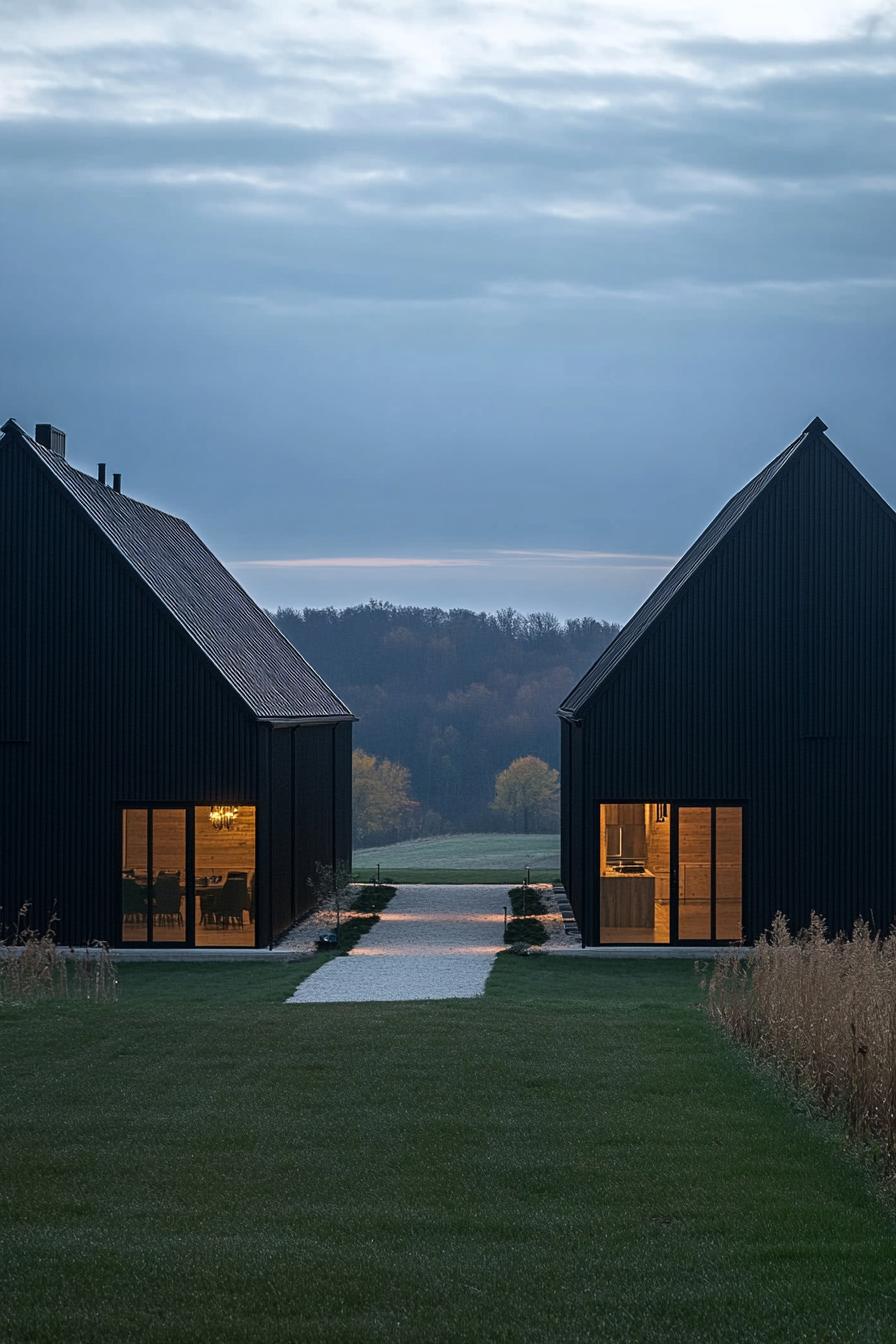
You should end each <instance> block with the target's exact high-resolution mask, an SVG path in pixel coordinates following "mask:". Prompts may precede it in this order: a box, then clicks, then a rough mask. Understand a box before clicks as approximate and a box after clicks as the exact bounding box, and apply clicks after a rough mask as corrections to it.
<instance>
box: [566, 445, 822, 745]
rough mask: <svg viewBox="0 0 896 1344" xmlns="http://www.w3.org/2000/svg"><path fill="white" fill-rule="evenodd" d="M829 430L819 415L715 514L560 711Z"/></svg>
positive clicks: (574, 705) (576, 705) (571, 713)
mask: <svg viewBox="0 0 896 1344" xmlns="http://www.w3.org/2000/svg"><path fill="white" fill-rule="evenodd" d="M826 429H827V425H826V424H825V423H824V421H822V420H819V419H817V418H816V419H815V420H813V421H812V423H811V424H810V425H807V426H806V428H805V429H804V430H803V432H802V434H800V435H799V436H798V437H797V438H795V439H794V441H793V443H789V444H788V445H787V447H786V448H785V449H784V451H783V452H782V453H779V454H778V456H777V457H776V458H774V459H773V461H771V462H769V464H768V466H767V467H763V469H762V471H760V472H759V475H758V476H754V477H753V479H752V480H751V481H749V482H748V483H747V484H746V485H745V486H744V487H743V489H742V490H739V491H738V492H737V494H736V495H734V496H733V498H731V499H729V501H728V503H727V504H726V505H725V507H724V508H723V509H722V510H721V512H720V513H718V514H717V515H716V517H715V518H714V519H713V521H712V522H711V523H710V524H709V527H707V528H706V530H705V531H704V532H702V533H701V534H700V536H699V537H698V538H697V540H696V541H695V542H694V544H693V546H691V548H690V550H688V551H686V552H685V554H684V555H683V556H682V557H681V559H680V560H679V561H678V562H677V564H675V565H673V567H672V568H671V569H670V570H669V573H668V574H667V575H666V577H665V578H664V579H663V580H662V581H661V583H659V584H658V585H657V587H656V588H654V590H653V592H652V593H651V594H650V596H649V597H648V598H647V601H646V602H644V603H643V605H642V606H640V607H639V608H638V610H637V611H636V612H635V614H634V616H633V617H632V618H631V620H630V621H628V623H627V624H626V625H624V626H623V627H622V629H621V630H620V631H619V634H618V635H617V636H616V638H615V639H614V640H613V642H612V643H611V644H608V645H607V647H606V649H604V651H603V653H602V654H601V656H600V657H599V658H598V660H597V662H596V663H594V665H593V666H592V667H591V668H590V669H589V671H587V672H586V673H585V675H584V677H582V679H581V681H580V682H579V683H578V684H577V685H576V686H575V687H574V688H573V690H572V691H571V692H570V693H569V695H568V696H567V697H566V699H565V700H564V701H563V704H562V705H561V706H560V708H559V709H558V711H557V713H558V714H559V715H560V717H561V718H563V719H575V718H577V717H578V715H579V714H580V713H581V712H582V710H583V709H584V708H585V706H586V705H587V704H588V702H589V700H590V699H591V697H592V696H593V695H594V694H595V692H596V691H597V690H598V689H599V687H600V686H601V685H602V684H603V682H605V681H606V680H607V678H608V677H609V676H610V674H611V673H612V672H613V671H614V670H615V669H616V668H617V667H618V666H619V664H620V663H621V662H622V660H623V658H625V656H626V655H627V654H628V652H629V651H630V650H631V649H632V648H633V647H634V645H635V644H637V642H638V640H639V639H640V638H641V637H642V635H644V634H646V632H647V631H648V630H649V629H650V627H651V626H652V625H653V624H654V622H655V621H656V620H657V619H658V618H659V617H660V616H661V615H662V613H663V612H664V611H665V610H666V608H667V607H668V606H669V604H670V602H672V600H673V599H674V598H675V596H676V595H677V594H678V593H679V592H680V591H681V589H682V588H683V587H684V586H685V584H686V583H688V581H689V580H690V579H691V578H692V577H693V575H694V574H695V573H696V571H697V570H698V569H699V568H700V566H701V565H702V564H703V563H704V561H705V560H706V559H707V558H708V557H709V556H710V555H711V554H712V552H713V551H714V550H715V549H716V547H717V546H718V545H719V543H720V542H721V541H723V540H724V538H725V537H726V536H727V535H728V534H729V532H731V530H732V528H734V527H735V526H736V524H737V523H738V522H740V520H741V518H742V517H743V516H744V514H745V513H746V512H747V510H748V509H749V508H750V506H751V505H752V504H754V503H755V502H756V500H757V499H758V498H759V496H760V495H761V494H762V493H763V491H764V490H765V489H766V487H767V486H768V485H769V484H770V483H771V481H773V480H774V478H775V477H776V476H777V475H778V473H779V472H780V471H781V469H782V468H783V467H784V466H786V465H787V463H788V462H789V461H790V460H791V458H792V457H793V456H794V454H795V453H796V452H797V451H798V450H799V449H800V448H801V447H802V445H803V444H804V443H805V442H806V440H807V439H808V438H810V437H814V436H815V435H816V434H823V433H824V431H825V430H826Z"/></svg>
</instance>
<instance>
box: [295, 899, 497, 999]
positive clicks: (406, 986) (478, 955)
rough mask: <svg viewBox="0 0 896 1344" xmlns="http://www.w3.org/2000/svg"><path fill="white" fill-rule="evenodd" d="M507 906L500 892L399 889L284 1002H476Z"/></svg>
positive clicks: (491, 962)
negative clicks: (340, 953)
mask: <svg viewBox="0 0 896 1344" xmlns="http://www.w3.org/2000/svg"><path fill="white" fill-rule="evenodd" d="M506 904H507V888H506V887H497V886H457V887H455V886H444V887H443V886H402V887H399V889H398V891H397V892H396V894H395V896H393V898H392V900H391V901H390V902H389V904H388V906H387V907H386V909H385V910H384V911H383V913H382V914H381V915H380V918H379V922H378V923H377V924H374V926H373V928H372V929H371V931H370V933H368V934H366V935H365V936H364V937H363V938H362V939H361V940H360V942H358V943H357V944H356V945H355V947H354V948H353V949H352V951H351V952H349V954H348V955H347V956H345V957H333V958H332V959H331V960H330V961H327V962H325V963H324V965H323V966H321V967H320V969H319V970H317V971H315V972H314V973H313V974H312V975H309V976H308V978H307V980H303V981H302V983H301V984H300V985H299V987H298V989H297V990H296V992H295V993H294V994H293V995H291V996H290V998H288V999H287V1000H286V1002H287V1003H374V1002H377V1003H398V1002H402V1001H406V1000H409V999H471V998H475V997H476V996H477V995H479V994H482V993H484V992H485V982H486V980H487V979H488V973H489V971H490V970H491V968H492V965H493V963H494V960H495V956H496V955H497V953H498V952H499V951H500V949H501V948H502V947H503V945H504V906H505V905H506Z"/></svg>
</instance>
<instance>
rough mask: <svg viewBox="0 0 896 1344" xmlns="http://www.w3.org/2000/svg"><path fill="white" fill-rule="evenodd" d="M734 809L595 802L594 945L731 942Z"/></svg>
mask: <svg viewBox="0 0 896 1344" xmlns="http://www.w3.org/2000/svg"><path fill="white" fill-rule="evenodd" d="M742 830H743V817H742V809H741V808H740V807H731V806H718V805H714V804H709V803H705V804H704V803H701V804H699V805H698V804H684V803H681V804H679V803H629V802H625V803H601V805H600V859H599V879H598V880H599V893H598V900H599V927H600V942H601V943H602V944H605V943H609V944H613V943H617V944H631V945H638V944H642V943H653V944H657V943H714V942H737V941H739V940H740V938H741V936H742V931H741V919H742V916H741V893H742V863H743V859H742Z"/></svg>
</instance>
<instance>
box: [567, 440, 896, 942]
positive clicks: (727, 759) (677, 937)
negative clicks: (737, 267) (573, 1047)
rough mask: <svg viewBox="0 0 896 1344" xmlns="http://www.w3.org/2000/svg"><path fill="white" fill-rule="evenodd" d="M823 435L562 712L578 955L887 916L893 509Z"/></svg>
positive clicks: (671, 586)
mask: <svg viewBox="0 0 896 1344" xmlns="http://www.w3.org/2000/svg"><path fill="white" fill-rule="evenodd" d="M825 429H826V426H825V425H824V424H823V423H822V422H821V421H820V420H814V421H813V422H812V424H811V425H809V426H808V428H807V429H806V430H805V431H804V432H803V433H802V434H800V436H799V437H798V438H797V439H796V440H794V442H793V443H792V444H790V445H789V447H787V448H786V449H785V450H784V452H783V453H781V454H780V456H779V457H776V458H775V460H774V461H773V462H771V463H770V464H769V465H768V466H767V467H766V468H765V470H764V471H762V472H760V474H759V475H758V476H757V477H756V478H755V480H753V481H751V482H750V483H749V484H748V485H746V486H745V487H744V488H743V489H742V490H741V491H740V493H739V494H737V495H735V496H734V498H733V499H732V500H730V501H729V503H728V504H726V505H725V507H724V509H722V511H721V513H720V514H719V515H718V517H717V518H716V519H715V520H714V522H712V523H711V524H710V525H709V527H708V528H707V529H706V531H705V532H704V533H703V535H702V536H701V537H700V538H699V539H698V540H697V541H696V542H695V543H694V545H693V546H692V547H691V549H690V550H689V551H688V552H687V554H686V555H685V556H684V557H683V558H682V559H681V560H680V561H679V562H678V563H677V564H676V565H675V567H674V568H673V569H672V570H671V572H670V573H669V574H668V575H667V576H666V578H665V579H664V580H663V581H662V583H661V584H660V585H659V587H658V588H657V589H656V591H655V592H654V593H653V594H652V595H651V596H650V597H649V598H648V599H647V601H646V602H645V603H644V605H643V606H642V607H641V609H640V610H639V611H638V612H637V614H636V615H635V616H634V617H633V618H632V620H631V621H629V623H628V624H627V625H626V626H625V627H624V628H623V629H622V631H621V632H620V633H619V635H617V637H616V639H615V640H614V641H613V643H612V644H611V645H610V646H609V647H608V648H607V649H606V650H605V652H604V653H603V655H602V656H601V657H600V658H599V659H598V661H597V662H596V663H595V665H594V666H593V667H592V668H591V670H590V671H589V672H588V673H587V674H586V675H585V676H584V677H583V678H582V680H581V681H580V682H579V684H578V685H577V686H576V688H575V689H574V690H573V691H572V693H571V694H570V695H569V696H568V698H567V699H566V700H565V701H564V703H563V705H562V706H561V708H560V711H559V713H560V717H561V720H562V815H561V831H562V836H561V844H562V864H563V879H564V883H565V885H566V888H567V891H568V893H569V897H570V902H571V904H572V906H573V909H574V911H575V913H576V916H577V919H578V923H579V928H580V930H581V933H582V941H583V943H584V944H585V945H586V946H592V945H597V944H605V943H609V944H613V943H616V944H639V943H701V942H728V941H735V940H738V939H739V938H740V937H741V936H743V937H744V938H745V939H746V940H747V941H753V940H755V938H756V937H757V936H758V935H759V934H760V933H761V932H762V931H763V930H765V929H766V928H768V926H769V925H770V923H771V921H772V919H773V917H774V915H775V912H776V911H778V910H781V911H783V912H784V913H785V914H786V915H787V916H788V918H789V919H790V920H791V923H792V924H793V925H794V926H795V927H802V926H804V925H805V924H806V923H807V922H808V920H809V918H810V915H811V913H812V912H813V911H816V912H818V913H819V914H820V915H822V916H823V917H824V918H825V920H826V921H827V923H828V926H829V927H830V928H831V929H832V930H834V931H836V930H840V929H843V930H846V931H848V930H849V929H850V928H851V926H852V924H853V923H854V921H855V919H856V918H857V917H859V916H862V917H864V918H865V919H868V920H870V921H873V923H874V925H875V926H876V927H877V928H879V929H887V928H888V927H889V925H890V924H891V923H892V921H893V919H894V917H896V879H894V870H893V862H894V858H893V855H894V843H893V842H894V827H896V753H894V748H896V742H894V724H896V514H894V512H893V510H892V509H891V508H890V506H889V505H888V504H887V503H885V501H884V500H883V499H882V498H881V497H880V495H878V494H877V493H876V491H875V490H874V489H872V487H871V486H870V485H869V484H868V482H867V481H866V480H865V479H864V477H862V476H861V475H860V473H859V472H858V471H857V470H856V469H855V467H853V466H852V465H851V463H850V462H849V461H847V459H846V458H845V457H844V456H843V454H842V453H841V452H840V451H839V450H838V449H837V448H836V447H835V446H834V444H833V443H832V442H831V440H830V439H829V438H828V437H827V435H826V433H825Z"/></svg>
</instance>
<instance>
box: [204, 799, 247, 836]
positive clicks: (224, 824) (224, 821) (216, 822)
mask: <svg viewBox="0 0 896 1344" xmlns="http://www.w3.org/2000/svg"><path fill="white" fill-rule="evenodd" d="M239 814H240V810H239V808H238V807H234V806H233V805H232V804H231V803H212V805H211V808H210V809H209V814H208V819H209V821H210V822H211V824H212V825H213V826H214V828H215V830H216V831H229V830H230V829H231V827H232V826H233V823H234V822H235V821H236V819H237V817H238V816H239Z"/></svg>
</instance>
